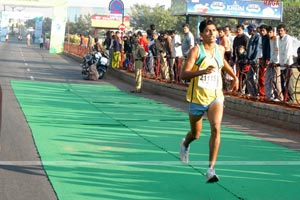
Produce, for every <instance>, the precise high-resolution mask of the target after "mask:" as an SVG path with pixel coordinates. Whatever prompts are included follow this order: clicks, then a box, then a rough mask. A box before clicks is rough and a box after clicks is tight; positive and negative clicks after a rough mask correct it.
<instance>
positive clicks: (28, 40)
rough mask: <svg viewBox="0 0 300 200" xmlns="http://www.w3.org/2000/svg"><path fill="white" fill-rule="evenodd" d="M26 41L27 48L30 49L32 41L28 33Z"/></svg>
mask: <svg viewBox="0 0 300 200" xmlns="http://www.w3.org/2000/svg"><path fill="white" fill-rule="evenodd" d="M26 39H27V46H28V47H29V46H30V41H31V35H30V33H27V36H26Z"/></svg>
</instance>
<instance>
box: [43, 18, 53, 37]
mask: <svg viewBox="0 0 300 200" xmlns="http://www.w3.org/2000/svg"><path fill="white" fill-rule="evenodd" d="M51 24H52V19H50V18H49V17H46V18H44V20H43V34H45V33H50V32H51Z"/></svg>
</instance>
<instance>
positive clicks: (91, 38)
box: [87, 33, 94, 52]
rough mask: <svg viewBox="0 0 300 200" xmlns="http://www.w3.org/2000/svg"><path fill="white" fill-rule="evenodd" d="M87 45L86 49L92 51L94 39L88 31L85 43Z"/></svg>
mask: <svg viewBox="0 0 300 200" xmlns="http://www.w3.org/2000/svg"><path fill="white" fill-rule="evenodd" d="M87 46H88V50H89V52H93V48H94V39H93V36H92V35H91V34H90V33H89V35H88V43H87Z"/></svg>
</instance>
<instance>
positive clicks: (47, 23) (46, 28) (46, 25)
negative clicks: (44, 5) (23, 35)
mask: <svg viewBox="0 0 300 200" xmlns="http://www.w3.org/2000/svg"><path fill="white" fill-rule="evenodd" d="M51 23H52V19H50V18H49V17H46V18H44V19H43V31H42V32H43V34H45V33H50V32H51ZM24 24H25V27H26V28H29V27H32V28H35V20H34V19H28V20H26V21H25V23H24Z"/></svg>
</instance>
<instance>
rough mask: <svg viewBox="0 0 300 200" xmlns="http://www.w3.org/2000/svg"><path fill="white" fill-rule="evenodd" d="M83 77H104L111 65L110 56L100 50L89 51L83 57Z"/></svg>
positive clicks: (92, 78) (89, 78) (86, 78)
mask: <svg viewBox="0 0 300 200" xmlns="http://www.w3.org/2000/svg"><path fill="white" fill-rule="evenodd" d="M81 66H82V71H81V74H82V78H83V79H85V80H98V79H102V78H103V77H104V75H105V73H106V71H107V68H108V66H109V60H108V58H106V57H104V56H103V55H102V54H101V53H100V52H96V51H95V52H93V53H87V54H85V55H84V56H83V59H82V63H81Z"/></svg>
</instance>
